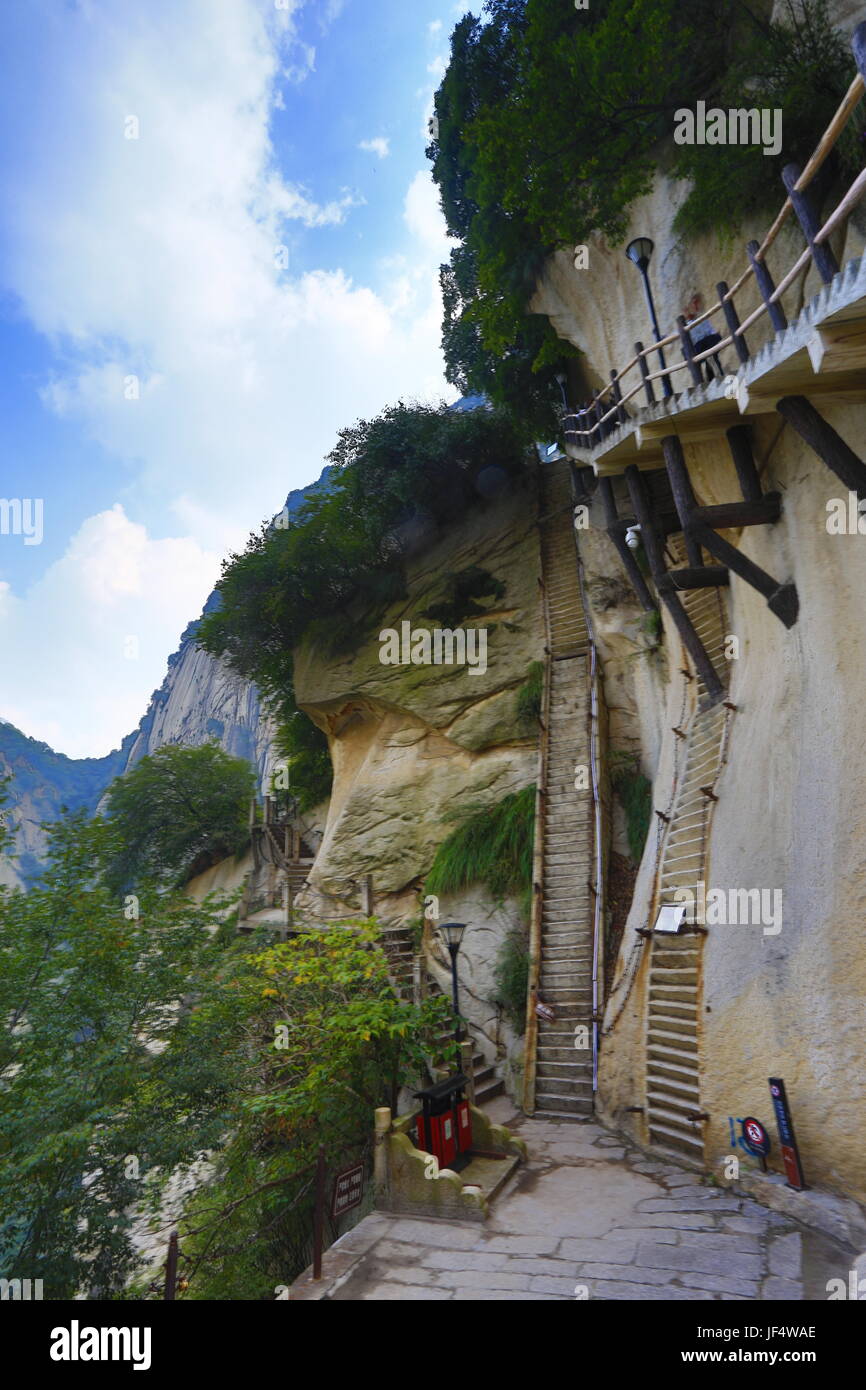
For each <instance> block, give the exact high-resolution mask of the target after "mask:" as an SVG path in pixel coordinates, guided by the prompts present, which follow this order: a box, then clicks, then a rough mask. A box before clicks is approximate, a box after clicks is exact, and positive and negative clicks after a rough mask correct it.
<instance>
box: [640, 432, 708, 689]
mask: <svg viewBox="0 0 866 1390" xmlns="http://www.w3.org/2000/svg"><path fill="white" fill-rule="evenodd" d="M677 443H679V441H677ZM625 476H626V481H627V483H628V490H629V495H630V496H631V500H632V506H633V507H634V510H635V515H636V516H637V519H638V521H639V522H640V529H641V535H642V537H643V543H644V546H645V548H646V553H647V557H648V559H649V562H650V569H651V570H652V573H653V578H654V579H655V582H656V588H657V589H658V591H659V595H660V597H661V598H662V599H663V600H664V603H665V605H666V607H667V610H668V612H669V613H670V615H671V618H672V619H673V621H674V623H675V624H676V628H677V631H678V632H679V634H680V637H681V638H682V643H683V646H684V647H685V649H686V651H687V652H688V653H689V656H690V657H691V658H692V661H693V662H694V663H695V668H696V670H697V672H698V674H699V676H700V677H701V680H702V681H703V682H704V685H705V687H706V690H707V696H708V698H709V700H710V701H711V702H712V703H713V704H717V703H718V701H719V700H721V699H722V698H723V696H724V693H725V688H724V686H723V685H722V682H721V681H720V679H719V677H718V675H717V673H716V670H715V667H714V666H713V664H712V662H711V661H710V658H709V657H708V656H707V652H706V648H705V647H704V644H703V642H702V641H701V639H700V637H699V636H698V634H697V632H696V631H695V629H694V625H693V624H692V620H691V618H690V617H689V615H688V613H687V612H686V610H685V609H684V608H683V605H682V604H681V603H680V600H679V598H678V597H677V594H676V591H675V589H674V584H673V581H672V579H671V577H670V575H669V574H668V572H667V569H666V568H665V561H664V551H663V550H662V546H661V542H660V541H659V538H658V534H657V532H656V528H655V520H654V518H653V514H652V508H651V506H650V499H649V493H648V491H647V487H646V483H645V482H644V480H643V478H642V476H641V473H640V469H639V468H638V467H637V465H636V464H633V463H631V464H629V466H628V467H627V468H626V470H625Z"/></svg>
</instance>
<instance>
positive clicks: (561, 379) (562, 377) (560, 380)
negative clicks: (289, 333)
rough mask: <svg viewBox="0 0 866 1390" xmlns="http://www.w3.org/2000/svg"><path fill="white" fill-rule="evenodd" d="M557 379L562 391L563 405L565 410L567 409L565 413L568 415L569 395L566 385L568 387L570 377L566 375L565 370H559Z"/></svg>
mask: <svg viewBox="0 0 866 1390" xmlns="http://www.w3.org/2000/svg"><path fill="white" fill-rule="evenodd" d="M556 381H557V382H558V384H559V389H560V391H561V392H562V407H563V410H564V411H565V413H566V415H567V414H568V396H567V394H566V391H565V387H566V384H567V382H568V377H567V376H566V374H565V372H557V373H556Z"/></svg>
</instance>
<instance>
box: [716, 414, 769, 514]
mask: <svg viewBox="0 0 866 1390" xmlns="http://www.w3.org/2000/svg"><path fill="white" fill-rule="evenodd" d="M725 438H726V439H727V441H728V448H729V449H730V451H731V458H732V459H733V460H734V467H735V468H736V470H737V477H738V479H739V481H740V491H741V492H742V494H743V499H744V501H746V502H757V501H759V500H760V498H761V497H762V496H763V493H762V492H761V479H760V478H759V477H758V470H757V468H756V467H755V456H754V454H753V453H752V439H751V435H750V433H749V427H748V425H732V426H731V428H730V429H729V430H725Z"/></svg>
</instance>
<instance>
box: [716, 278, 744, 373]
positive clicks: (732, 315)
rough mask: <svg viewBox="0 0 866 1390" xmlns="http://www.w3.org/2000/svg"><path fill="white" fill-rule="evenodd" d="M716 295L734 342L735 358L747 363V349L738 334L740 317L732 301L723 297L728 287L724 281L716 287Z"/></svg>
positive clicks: (740, 335) (739, 333)
mask: <svg viewBox="0 0 866 1390" xmlns="http://www.w3.org/2000/svg"><path fill="white" fill-rule="evenodd" d="M716 293H717V295H718V296H719V300H720V302H721V305H722V310H723V312H724V315H725V323H726V324H727V325H728V332H729V333H730V335H731V337H732V338H733V340H734V347H735V349H736V353H737V356H738V357H739V359H740V361H741V362H748V360H749V349H748V346H747V344H746V340H745V338H744V337H743V335H742V333H741V332H740V316H739V314H738V313H737V311H736V309H735V308H734V301H733V300H732V299H726V298H725V296H726V295H727V293H728V286H727V282H726V281H725V280H720V281H719V283H718V284H717V285H716Z"/></svg>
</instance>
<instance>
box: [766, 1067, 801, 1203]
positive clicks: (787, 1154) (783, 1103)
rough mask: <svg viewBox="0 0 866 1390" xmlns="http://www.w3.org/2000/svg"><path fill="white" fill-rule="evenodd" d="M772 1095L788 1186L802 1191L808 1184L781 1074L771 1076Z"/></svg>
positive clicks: (796, 1190)
mask: <svg viewBox="0 0 866 1390" xmlns="http://www.w3.org/2000/svg"><path fill="white" fill-rule="evenodd" d="M769 1084H770V1095H771V1096H772V1098H773V1109H774V1110H775V1112H776V1125H777V1127H778V1130H779V1147H780V1148H781V1151H782V1162H783V1163H784V1165H785V1176H786V1177H787V1179H788V1186H789V1187H793V1189H794V1191H795V1192H802V1190H803V1188H804V1187H805V1186H806V1179H805V1178H804V1176H803V1169H802V1166H801V1164H800V1151H799V1149H798V1148H797V1139H796V1136H795V1134H794V1122H793V1120H792V1119H791V1110H790V1107H789V1105H788V1097H787V1095H786V1094H785V1083H784V1081H783V1080H782V1078H781V1076H771V1077H769Z"/></svg>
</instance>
